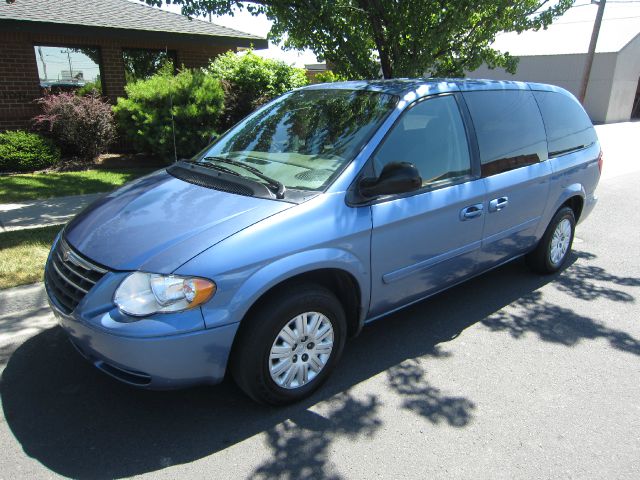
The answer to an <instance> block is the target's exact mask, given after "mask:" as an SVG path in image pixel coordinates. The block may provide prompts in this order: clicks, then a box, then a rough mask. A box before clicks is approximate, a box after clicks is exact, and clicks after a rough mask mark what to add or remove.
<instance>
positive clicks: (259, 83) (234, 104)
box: [208, 51, 309, 130]
mask: <svg viewBox="0 0 640 480" xmlns="http://www.w3.org/2000/svg"><path fill="white" fill-rule="evenodd" d="M208 71H209V72H210V73H211V74H212V75H213V76H214V77H216V78H218V79H220V81H221V82H222V85H223V88H224V90H225V99H224V104H225V109H224V114H223V116H222V118H221V119H220V129H221V130H226V129H227V128H229V127H231V126H232V125H234V124H235V123H237V122H238V121H239V120H240V119H242V118H244V117H245V116H247V115H248V114H249V113H251V112H252V111H253V110H255V109H256V108H257V107H259V106H260V105H262V104H264V103H266V102H268V101H269V100H271V99H272V98H275V97H277V96H278V95H282V94H283V93H285V92H288V91H289V90H292V89H294V88H298V87H302V86H304V85H306V84H307V83H309V81H308V80H307V77H306V74H305V72H304V70H303V69H301V68H294V67H291V66H289V65H287V64H286V63H284V62H280V61H276V60H271V59H268V58H262V57H259V56H258V55H256V54H255V53H253V52H252V51H249V52H247V53H245V54H243V55H236V54H235V53H233V52H228V53H226V54H224V55H220V56H218V57H217V58H216V59H215V60H214V61H213V62H212V63H211V65H209V68H208Z"/></svg>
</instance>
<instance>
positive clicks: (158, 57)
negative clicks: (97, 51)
mask: <svg viewBox="0 0 640 480" xmlns="http://www.w3.org/2000/svg"><path fill="white" fill-rule="evenodd" d="M176 59H177V57H176V52H175V51H174V50H153V49H146V48H123V49H122V61H123V62H124V74H125V78H126V80H127V83H129V82H132V81H135V80H142V79H145V78H149V77H151V76H152V75H154V74H156V73H157V72H158V70H160V68H161V67H162V66H163V65H164V64H166V63H167V62H170V63H171V64H172V65H173V68H175V66H176V65H177V61H176Z"/></svg>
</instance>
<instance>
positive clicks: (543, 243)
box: [526, 207, 576, 274]
mask: <svg viewBox="0 0 640 480" xmlns="http://www.w3.org/2000/svg"><path fill="white" fill-rule="evenodd" d="M575 228H576V218H575V215H574V214H573V210H572V209H571V208H569V207H562V208H561V209H560V210H558V211H557V212H556V214H555V215H554V217H553V219H552V220H551V222H550V223H549V226H548V227H547V230H546V231H545V232H544V235H543V236H542V239H541V240H540V243H538V246H537V247H536V249H535V250H534V251H532V252H531V253H529V254H528V255H527V257H526V259H527V264H528V265H529V267H530V268H531V269H532V270H534V271H536V272H538V273H543V274H549V273H555V272H557V271H558V270H560V268H562V265H564V263H565V261H566V260H567V257H568V256H569V252H570V251H571V245H572V244H573V236H574V233H575Z"/></svg>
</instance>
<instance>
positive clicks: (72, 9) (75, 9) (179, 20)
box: [0, 0, 264, 42]
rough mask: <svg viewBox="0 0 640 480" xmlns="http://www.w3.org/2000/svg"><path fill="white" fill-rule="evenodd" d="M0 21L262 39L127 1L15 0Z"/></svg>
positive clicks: (2, 8) (1, 11) (0, 9)
mask: <svg viewBox="0 0 640 480" xmlns="http://www.w3.org/2000/svg"><path fill="white" fill-rule="evenodd" d="M0 20H17V21H25V22H44V23H56V24H64V25H82V26H87V27H103V28H118V29H127V30H142V31H151V32H170V33H176V34H188V35H208V36H215V37H229V38H241V39H248V40H253V39H255V40H262V41H263V42H264V39H263V38H262V37H259V36H256V35H252V34H249V33H244V32H240V31H238V30H233V29H231V28H227V27H223V26H220V25H216V24H214V23H209V22H206V21H204V20H199V19H189V18H187V17H185V16H182V15H179V14H176V13H171V12H167V11H164V10H160V9H157V8H153V7H149V6H147V5H143V4H142V3H136V2H131V1H129V0H15V3H11V4H7V3H5V2H4V1H3V2H2V3H1V4H0Z"/></svg>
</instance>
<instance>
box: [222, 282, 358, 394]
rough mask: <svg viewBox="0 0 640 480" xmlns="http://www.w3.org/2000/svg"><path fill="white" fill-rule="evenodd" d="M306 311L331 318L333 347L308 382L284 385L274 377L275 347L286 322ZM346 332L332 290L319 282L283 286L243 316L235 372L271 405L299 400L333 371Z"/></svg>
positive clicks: (233, 362)
mask: <svg viewBox="0 0 640 480" xmlns="http://www.w3.org/2000/svg"><path fill="white" fill-rule="evenodd" d="M305 312H318V313H321V314H322V315H324V316H325V317H326V318H327V319H328V320H329V322H330V323H331V327H332V328H333V348H332V350H331V353H330V354H329V357H328V359H327V360H326V363H325V364H324V367H323V368H322V369H320V371H319V372H318V373H317V374H316V376H315V377H314V378H312V379H310V380H309V381H308V383H306V384H304V385H302V386H299V387H296V388H290V389H287V388H283V387H282V386H280V385H278V384H277V383H276V382H275V381H274V379H273V378H272V377H271V373H270V366H271V361H270V360H269V355H270V352H271V348H272V346H273V344H274V341H275V340H276V338H277V336H278V335H279V333H280V331H281V330H282V329H283V328H284V327H285V325H287V324H289V323H290V322H291V321H292V319H294V318H295V317H296V316H298V315H300V314H301V313H305ZM346 333H347V322H346V318H345V313H344V309H343V307H342V305H341V303H340V301H339V300H338V299H337V298H336V296H335V295H334V294H333V293H332V292H331V291H330V290H328V289H326V288H324V287H322V286H319V285H300V286H297V287H293V288H289V289H287V290H286V291H284V290H281V291H280V292H278V293H276V294H275V295H273V296H272V297H271V298H268V299H267V300H266V301H265V302H263V303H261V305H260V306H259V307H258V308H257V309H256V310H254V311H253V312H252V313H251V315H250V316H249V317H247V318H245V319H244V320H243V322H242V324H241V326H240V331H239V332H238V338H237V339H236V342H235V344H234V348H233V351H232V354H231V359H230V370H231V375H232V377H233V379H234V380H235V382H236V383H237V385H238V386H239V387H240V388H241V389H242V390H243V391H244V392H245V393H246V394H247V395H249V396H250V397H251V398H252V399H254V400H256V401H257V402H260V403H268V404H271V405H285V404H288V403H293V402H297V401H299V400H302V399H303V398H306V397H308V396H309V395H311V394H312V393H313V392H314V391H315V390H316V389H317V388H318V387H319V386H320V385H321V384H322V383H323V382H324V381H325V380H326V379H327V377H328V376H329V374H330V373H331V372H332V371H333V369H334V368H335V366H336V364H337V362H338V360H339V358H340V355H341V354H342V350H343V349H344V344H345V339H346ZM300 358H302V357H300ZM307 358H308V357H307Z"/></svg>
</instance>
